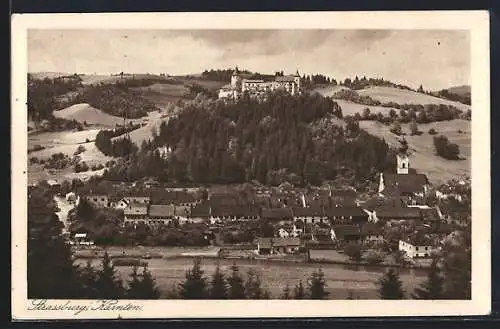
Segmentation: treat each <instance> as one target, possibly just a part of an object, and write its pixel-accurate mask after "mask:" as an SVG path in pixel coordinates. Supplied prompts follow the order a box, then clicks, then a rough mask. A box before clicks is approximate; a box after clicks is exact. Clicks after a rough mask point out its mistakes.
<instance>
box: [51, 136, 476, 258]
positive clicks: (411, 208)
mask: <svg viewBox="0 0 500 329" xmlns="http://www.w3.org/2000/svg"><path fill="white" fill-rule="evenodd" d="M396 163H397V167H396V168H395V170H394V173H380V174H379V177H378V181H379V184H378V193H376V194H375V195H373V196H370V197H367V196H366V195H363V196H361V195H359V194H358V193H357V192H356V191H355V190H354V189H352V188H349V187H343V188H332V187H329V188H321V187H318V188H302V189H300V188H296V187H293V186H292V185H291V184H288V183H284V184H281V185H280V186H278V187H266V186H252V185H251V184H246V185H245V187H244V188H239V189H234V191H226V192H217V191H211V190H210V189H205V188H195V189H193V188H191V189H189V190H188V189H182V188H177V189H169V188H165V187H162V186H161V184H160V183H158V182H156V181H154V180H151V179H150V180H146V181H141V182H135V183H125V182H101V183H100V184H97V185H92V186H88V185H86V186H85V187H83V188H78V189H76V190H75V191H71V192H68V193H66V194H63V195H61V197H62V196H64V198H62V199H65V201H66V202H67V203H68V204H70V205H71V207H75V209H76V208H77V207H78V206H79V205H80V203H82V202H85V203H87V204H88V205H90V206H91V207H92V208H94V209H111V210H113V211H116V212H118V213H119V214H120V220H121V224H120V225H121V227H122V229H123V230H132V231H134V230H140V229H144V228H147V229H148V230H149V232H156V231H158V230H163V231H165V230H167V231H168V230H169V228H171V229H172V230H173V229H174V228H176V229H180V230H183V229H184V230H189V228H190V227H194V226H196V227H197V229H201V230H202V232H203V239H205V240H206V243H203V244H202V245H204V246H213V247H218V249H217V250H218V252H217V253H215V254H214V255H213V257H222V258H228V259H237V258H241V259H264V260H277V261H280V260H281V261H285V260H289V261H295V262H333V263H356V264H371V265H384V264H385V265H403V266H408V267H426V266H428V265H429V264H430V262H431V260H432V258H433V257H434V256H436V255H438V254H439V253H440V250H441V246H442V245H444V243H446V242H450V241H451V242H453V240H454V239H455V238H457V237H459V236H460V235H461V234H462V233H463V232H465V230H466V229H468V228H469V227H470V226H469V225H470V187H469V189H468V188H467V186H470V182H467V181H466V180H465V179H464V180H459V181H456V182H455V184H454V185H449V184H444V185H442V186H440V187H439V188H435V187H432V186H431V184H430V183H429V182H428V180H427V177H426V175H425V174H421V173H416V172H415V171H414V170H411V169H410V163H409V157H408V154H407V145H406V144H405V142H404V141H403V142H402V146H401V147H400V149H399V153H398V155H397V161H396ZM49 185H50V186H51V188H52V189H53V190H54V191H55V192H59V193H61V192H62V191H61V184H58V183H57V182H49ZM468 193H469V194H468ZM251 228H252V233H253V234H249V232H248V231H249V230H251ZM67 236H68V238H69V239H68V241H69V242H68V243H70V244H71V245H72V246H73V248H75V250H76V251H78V250H80V251H81V250H85V249H89V248H91V249H92V248H99V246H98V244H97V243H94V241H93V232H86V231H81V230H80V231H77V232H75V231H73V232H71V230H70V231H69V232H68V233H67ZM177 245H178V246H180V247H182V241H181V242H179V243H178V244H177ZM124 253H125V251H124ZM125 256H126V255H125ZM143 256H144V255H143Z"/></svg>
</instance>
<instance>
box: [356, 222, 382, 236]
mask: <svg viewBox="0 0 500 329" xmlns="http://www.w3.org/2000/svg"><path fill="white" fill-rule="evenodd" d="M382 232H383V229H382V227H381V226H380V225H378V224H376V223H365V224H363V225H362V226H361V233H362V234H363V235H379V234H382Z"/></svg>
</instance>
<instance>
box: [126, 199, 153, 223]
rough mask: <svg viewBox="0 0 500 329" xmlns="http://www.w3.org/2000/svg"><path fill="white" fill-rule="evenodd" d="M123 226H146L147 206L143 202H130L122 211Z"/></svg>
mask: <svg viewBox="0 0 500 329" xmlns="http://www.w3.org/2000/svg"><path fill="white" fill-rule="evenodd" d="M123 215H124V222H125V224H134V225H136V224H139V223H143V224H147V223H148V205H147V204H145V203H144V202H130V203H129V205H128V207H127V208H125V209H124V210H123Z"/></svg>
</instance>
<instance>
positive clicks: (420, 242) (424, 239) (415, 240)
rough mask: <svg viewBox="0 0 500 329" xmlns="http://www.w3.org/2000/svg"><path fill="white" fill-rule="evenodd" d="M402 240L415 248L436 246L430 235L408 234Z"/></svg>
mask: <svg viewBox="0 0 500 329" xmlns="http://www.w3.org/2000/svg"><path fill="white" fill-rule="evenodd" d="M402 240H403V241H405V242H407V243H410V244H412V245H414V246H432V245H433V244H434V241H433V239H432V238H431V236H430V235H429V234H426V233H421V232H417V233H412V234H408V235H406V236H405V237H403V238H402Z"/></svg>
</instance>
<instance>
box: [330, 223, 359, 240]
mask: <svg viewBox="0 0 500 329" xmlns="http://www.w3.org/2000/svg"><path fill="white" fill-rule="evenodd" d="M333 232H334V233H335V236H336V237H337V238H343V237H345V236H346V235H361V230H360V229H359V226H357V225H335V226H334V227H333Z"/></svg>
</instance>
